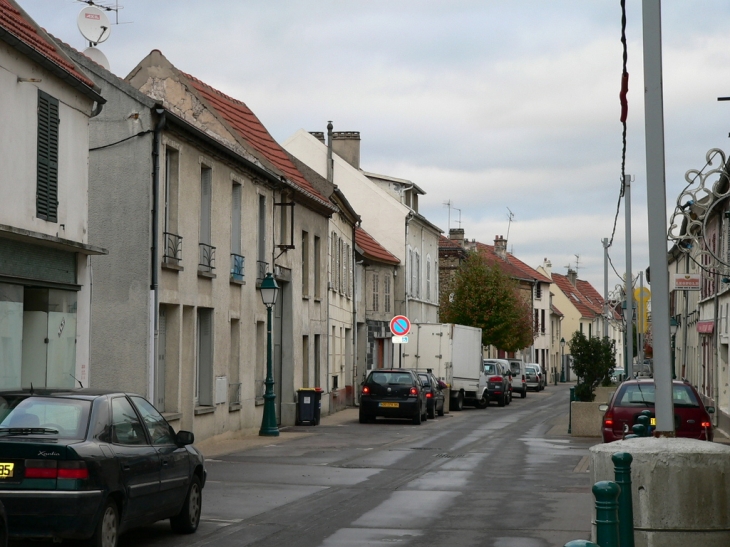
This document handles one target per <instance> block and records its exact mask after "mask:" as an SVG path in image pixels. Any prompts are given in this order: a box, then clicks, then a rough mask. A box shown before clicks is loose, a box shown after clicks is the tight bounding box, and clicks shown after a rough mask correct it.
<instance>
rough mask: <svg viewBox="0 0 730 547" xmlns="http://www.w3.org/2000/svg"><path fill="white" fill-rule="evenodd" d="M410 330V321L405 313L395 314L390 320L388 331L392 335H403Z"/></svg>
mask: <svg viewBox="0 0 730 547" xmlns="http://www.w3.org/2000/svg"><path fill="white" fill-rule="evenodd" d="M410 331H411V322H410V321H409V320H408V318H407V317H406V316H405V315H396V316H395V317H394V318H393V319H391V320H390V332H392V333H393V336H405V335H407V334H408V333H409V332H410Z"/></svg>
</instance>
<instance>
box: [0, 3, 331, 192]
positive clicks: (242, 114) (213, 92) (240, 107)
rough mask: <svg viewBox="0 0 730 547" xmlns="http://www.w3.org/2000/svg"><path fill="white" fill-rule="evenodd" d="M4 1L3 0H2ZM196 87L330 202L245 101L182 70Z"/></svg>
mask: <svg viewBox="0 0 730 547" xmlns="http://www.w3.org/2000/svg"><path fill="white" fill-rule="evenodd" d="M0 1H2V0H0ZM181 73H182V74H183V75H184V76H185V77H186V78H188V79H189V80H190V83H191V84H192V85H193V87H194V88H195V89H196V91H197V92H198V93H199V94H200V95H201V96H202V97H203V99H205V100H206V101H207V102H208V103H209V104H210V105H211V106H212V107H213V108H214V109H215V110H216V111H217V112H218V113H219V114H220V115H221V116H222V117H223V119H224V120H225V121H226V122H228V123H229V124H230V125H231V127H233V129H235V130H236V131H237V132H238V134H239V135H240V136H241V137H242V138H243V139H244V140H245V141H246V142H248V143H249V144H250V145H251V146H252V147H253V148H254V150H256V151H257V152H258V153H259V154H261V155H262V156H263V157H264V158H265V159H266V160H268V161H269V162H271V164H273V165H274V166H275V167H276V168H277V169H279V170H280V171H281V172H282V173H283V174H284V175H285V176H286V178H288V179H289V180H291V181H292V182H294V183H295V184H296V185H297V186H299V187H300V188H302V189H303V190H305V191H306V192H308V193H310V194H312V195H313V196H315V197H317V198H319V199H320V200H323V201H325V202H328V200H327V198H325V197H324V196H322V194H320V193H319V192H318V191H317V190H316V189H315V188H314V187H313V186H312V185H311V184H310V183H309V182H308V181H307V179H305V178H304V175H302V174H301V173H300V172H299V171H298V170H297V168H296V167H295V166H294V164H293V163H292V161H291V159H289V156H288V155H287V153H286V152H285V151H284V149H283V148H282V147H281V146H280V145H279V143H277V142H276V141H275V140H274V138H273V137H272V136H271V134H270V133H269V132H268V131H267V130H266V128H265V127H264V125H263V124H262V123H261V121H260V120H259V119H258V118H257V117H256V114H254V113H253V112H252V111H251V109H250V108H249V107H248V106H246V105H245V104H244V103H243V102H241V101H239V100H237V99H234V98H233V97H229V96H228V95H226V94H225V93H222V92H221V91H218V90H217V89H215V88H213V87H211V86H209V85H208V84H206V83H205V82H202V81H200V80H198V79H197V78H195V77H194V76H191V75H190V74H186V73H185V72H181Z"/></svg>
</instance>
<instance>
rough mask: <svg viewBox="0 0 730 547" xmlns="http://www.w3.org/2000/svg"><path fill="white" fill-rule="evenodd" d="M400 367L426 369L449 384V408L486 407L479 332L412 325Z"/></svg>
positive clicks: (448, 326)
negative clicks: (465, 406)
mask: <svg viewBox="0 0 730 547" xmlns="http://www.w3.org/2000/svg"><path fill="white" fill-rule="evenodd" d="M403 368H412V369H416V370H428V369H431V371H432V372H433V373H434V375H435V376H436V377H437V378H439V379H440V380H443V381H444V382H446V383H447V384H448V385H449V397H450V409H451V410H461V409H462V408H463V407H464V405H470V406H476V407H478V408H486V407H487V405H488V404H489V394H488V392H487V381H486V377H485V375H484V367H483V366H482V329H477V328H474V327H467V326H464V325H455V324H453V323H413V324H412V325H411V330H410V332H409V333H408V343H407V344H405V347H404V348H403Z"/></svg>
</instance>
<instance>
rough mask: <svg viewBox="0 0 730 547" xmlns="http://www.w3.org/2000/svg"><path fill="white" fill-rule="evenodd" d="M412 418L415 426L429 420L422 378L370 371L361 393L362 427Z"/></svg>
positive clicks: (393, 371) (406, 372)
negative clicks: (381, 420) (377, 421)
mask: <svg viewBox="0 0 730 547" xmlns="http://www.w3.org/2000/svg"><path fill="white" fill-rule="evenodd" d="M378 416H384V417H386V418H409V419H411V420H413V423H414V424H415V425H420V424H421V422H425V421H426V420H427V419H428V407H427V403H426V390H425V389H424V387H423V384H422V383H421V380H420V379H419V378H418V375H417V374H416V373H415V372H414V371H412V370H410V369H403V368H396V369H376V370H372V371H370V374H368V376H367V378H366V379H365V382H363V385H362V391H361V393H360V423H361V424H364V423H367V422H370V421H375V419H376V418H377V417H378Z"/></svg>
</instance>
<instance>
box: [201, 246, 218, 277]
mask: <svg viewBox="0 0 730 547" xmlns="http://www.w3.org/2000/svg"><path fill="white" fill-rule="evenodd" d="M198 247H199V248H200V254H199V259H198V260H199V261H198V271H201V272H209V273H212V272H213V270H215V247H213V246H212V245H208V244H207V243H198Z"/></svg>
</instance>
